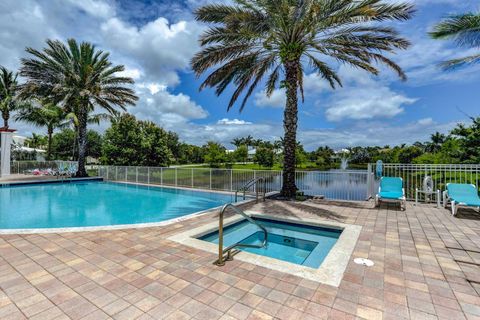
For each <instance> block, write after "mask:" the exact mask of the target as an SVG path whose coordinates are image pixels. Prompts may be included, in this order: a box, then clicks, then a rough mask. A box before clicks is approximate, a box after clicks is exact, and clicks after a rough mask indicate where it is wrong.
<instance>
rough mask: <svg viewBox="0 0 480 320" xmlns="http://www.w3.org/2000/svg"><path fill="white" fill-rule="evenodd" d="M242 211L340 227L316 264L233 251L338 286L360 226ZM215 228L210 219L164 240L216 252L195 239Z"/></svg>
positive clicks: (242, 258) (212, 246)
mask: <svg viewBox="0 0 480 320" xmlns="http://www.w3.org/2000/svg"><path fill="white" fill-rule="evenodd" d="M246 212H247V213H248V214H250V215H251V216H253V217H259V218H267V219H271V220H277V221H284V222H290V223H297V224H304V225H311V226H324V227H328V228H337V229H339V228H340V229H342V234H341V235H340V237H339V238H338V240H337V242H336V243H335V245H334V246H333V247H332V249H331V250H330V252H329V253H328V255H327V256H326V257H325V259H324V260H323V262H322V264H321V265H320V267H318V268H310V267H305V266H301V265H298V264H294V263H290V262H286V261H282V260H278V259H275V258H270V257H266V256H261V255H257V254H254V253H249V252H245V251H242V252H240V253H238V254H237V255H235V259H238V260H240V261H242V262H248V263H252V264H254V265H257V266H261V267H265V268H268V269H272V270H275V271H280V272H284V273H287V274H291V275H294V276H298V277H301V278H305V279H308V280H312V281H316V282H319V283H323V284H327V285H331V286H334V287H338V286H339V285H340V282H341V281H342V279H343V275H344V273H345V270H346V268H347V265H348V263H349V261H350V258H351V256H352V254H353V251H354V249H355V246H356V244H357V242H358V239H359V237H360V232H361V229H362V226H359V225H351V224H345V223H340V222H338V223H337V222H332V221H328V220H321V219H308V218H298V217H297V219H292V218H286V217H278V216H273V215H268V214H263V213H260V212H256V211H246ZM241 220H244V218H243V217H239V216H234V217H230V218H227V219H225V221H224V226H225V227H226V226H228V225H230V224H233V223H236V222H238V221H241ZM216 229H218V222H211V223H208V224H206V225H203V226H200V227H198V228H195V229H192V230H188V231H186V232H182V233H179V234H176V235H173V236H171V237H169V238H168V240H171V241H175V242H177V243H180V244H183V245H186V246H190V247H193V248H196V249H200V250H203V251H207V252H210V253H213V254H218V245H216V244H213V243H210V242H207V241H204V240H199V239H197V237H201V236H202V235H205V234H207V233H209V232H212V231H215V230H216Z"/></svg>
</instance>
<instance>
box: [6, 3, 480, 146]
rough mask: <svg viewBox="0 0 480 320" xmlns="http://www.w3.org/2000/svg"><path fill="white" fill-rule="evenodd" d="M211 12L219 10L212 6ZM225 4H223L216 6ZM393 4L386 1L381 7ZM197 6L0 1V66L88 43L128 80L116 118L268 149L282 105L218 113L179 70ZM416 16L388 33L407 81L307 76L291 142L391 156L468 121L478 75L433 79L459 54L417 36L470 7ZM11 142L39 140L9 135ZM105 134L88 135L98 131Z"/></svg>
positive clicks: (184, 68) (196, 27)
mask: <svg viewBox="0 0 480 320" xmlns="http://www.w3.org/2000/svg"><path fill="white" fill-rule="evenodd" d="M219 1H221V0H219ZM226 1H229V0H226ZM386 1H395V0H386ZM213 2H218V1H207V0H183V1H175V0H166V1H164V0H83V1H77V0H21V1H18V0H2V1H0V65H3V66H5V67H7V68H10V69H12V70H16V69H18V68H19V66H20V58H22V57H26V56H27V54H26V53H25V48H26V47H33V48H36V49H41V48H43V47H44V46H45V40H46V39H60V40H66V39H68V38H75V39H77V40H79V41H88V42H91V43H94V44H95V45H96V46H97V48H99V49H101V50H105V51H109V52H110V58H111V60H112V62H113V63H115V64H123V65H124V66H125V68H126V71H125V72H124V73H125V74H126V75H128V76H130V77H132V78H133V79H134V80H135V85H134V89H135V90H136V92H137V95H138V96H139V98H140V99H139V101H138V103H137V105H136V106H135V107H131V108H129V109H128V112H130V113H132V114H134V115H135V116H136V117H137V118H139V119H142V120H151V121H153V122H155V123H157V124H158V125H160V126H162V127H164V128H165V129H168V130H172V131H175V132H177V133H178V134H179V136H180V138H181V140H183V141H185V142H187V143H192V144H197V145H202V144H204V143H206V141H208V140H213V141H217V142H220V143H223V144H224V145H226V146H227V147H231V145H230V141H231V140H232V139H233V138H236V137H242V136H246V135H249V134H251V135H252V136H254V137H255V138H261V139H266V140H274V139H278V138H279V137H281V136H283V125H282V119H283V107H284V101H285V98H284V94H283V92H282V91H281V90H276V91H275V92H274V94H273V95H272V96H271V97H270V98H267V97H266V96H265V94H264V91H263V90H262V87H259V88H258V90H257V91H256V92H255V93H254V94H253V96H252V98H251V99H250V100H249V102H248V103H247V105H246V107H245V109H244V110H243V112H241V113H240V112H239V109H238V107H237V108H233V109H231V110H230V111H228V112H227V103H228V100H229V93H231V92H232V90H227V92H226V93H224V95H222V96H220V97H217V96H215V94H214V92H213V90H211V89H205V90H203V91H201V92H200V91H199V90H198V88H199V85H200V83H201V79H197V78H196V76H195V75H194V74H193V72H192V70H191V68H190V67H189V63H190V60H191V58H192V56H193V55H194V54H195V53H196V52H197V51H198V50H199V44H198V41H197V40H198V37H199V35H200V34H201V33H202V32H203V31H204V30H205V29H206V28H207V26H206V25H203V24H200V23H198V22H197V21H195V20H194V18H193V14H192V12H193V10H195V8H198V7H199V6H201V5H203V4H205V3H213ZM412 3H414V4H415V5H416V9H417V12H416V14H415V17H414V18H413V19H412V20H410V21H407V22H398V23H394V24H393V26H395V27H396V28H397V29H398V30H399V31H400V32H401V34H402V35H403V36H405V37H406V38H407V39H409V40H410V41H411V42H412V46H411V47H410V48H409V49H408V50H406V51H401V52H397V53H396V54H395V55H394V56H392V58H393V60H394V61H395V62H397V63H398V64H399V65H400V66H401V67H402V68H403V69H404V70H405V71H406V74H407V76H408V80H407V81H406V82H402V81H400V80H399V79H398V77H396V75H395V74H394V73H393V72H392V71H389V70H386V69H384V68H382V73H381V74H380V76H378V77H374V76H371V75H368V74H367V73H365V72H364V71H360V70H356V69H352V68H350V67H348V66H344V65H336V64H334V65H333V67H334V68H335V69H336V70H338V73H339V74H340V76H341V78H342V80H343V83H344V86H343V87H342V88H339V89H336V90H332V89H330V88H329V87H328V85H327V83H326V82H325V81H324V80H322V79H321V78H319V77H318V76H317V75H316V74H314V73H312V72H311V71H309V70H307V71H306V74H305V76H304V81H305V84H304V86H305V101H304V102H303V103H301V102H300V104H299V128H298V140H299V141H301V142H302V144H303V145H304V146H305V148H306V149H307V150H314V149H316V148H317V147H319V146H323V145H329V146H331V147H333V148H342V147H348V146H355V145H363V146H366V145H381V146H383V145H397V144H402V143H413V142H415V141H424V140H428V138H429V136H430V134H431V133H433V132H436V131H439V132H443V133H447V132H448V131H449V130H450V129H451V128H452V127H454V126H455V125H456V124H457V123H460V122H462V123H468V120H469V117H468V116H479V112H478V110H480V109H479V106H478V104H477V101H478V99H479V96H480V92H479V90H478V89H479V85H480V72H479V71H480V65H477V66H474V67H470V68H464V69H460V70H456V71H454V72H445V71H442V70H441V69H440V68H439V67H438V63H440V62H441V61H443V60H446V59H451V58H454V57H459V56H463V55H465V54H467V53H468V51H467V50H466V49H463V48H462V49H460V48H457V47H455V46H454V45H453V43H451V42H449V41H438V40H432V39H430V38H429V37H428V34H427V33H428V31H429V30H431V29H432V26H433V25H434V24H435V23H436V22H438V21H439V20H440V19H442V18H443V17H446V16H448V15H450V14H458V13H463V12H468V11H476V10H478V9H480V8H479V5H478V2H477V1H462V0H415V1H412ZM11 127H13V128H15V129H18V133H19V134H21V135H26V136H28V135H30V134H31V133H32V132H36V133H42V132H43V130H42V129H41V128H34V127H31V126H29V125H26V124H24V123H13V124H11ZM106 127H108V124H107V123H103V124H101V125H100V126H99V127H95V126H94V127H92V129H96V130H99V131H102V130H105V128H106Z"/></svg>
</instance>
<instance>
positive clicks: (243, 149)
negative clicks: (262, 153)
mask: <svg viewBox="0 0 480 320" xmlns="http://www.w3.org/2000/svg"><path fill="white" fill-rule="evenodd" d="M233 157H234V159H235V161H238V162H241V161H243V162H247V161H248V147H247V146H246V145H240V146H238V147H237V149H236V150H235V151H234V152H233Z"/></svg>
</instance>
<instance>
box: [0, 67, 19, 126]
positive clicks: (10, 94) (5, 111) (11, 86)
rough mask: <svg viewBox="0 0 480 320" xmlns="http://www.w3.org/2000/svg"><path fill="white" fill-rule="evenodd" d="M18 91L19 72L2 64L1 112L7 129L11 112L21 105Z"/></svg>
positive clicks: (0, 84)
mask: <svg viewBox="0 0 480 320" xmlns="http://www.w3.org/2000/svg"><path fill="white" fill-rule="evenodd" d="M17 91H18V82H17V74H16V73H13V72H12V71H9V70H7V69H6V68H4V67H2V66H0V112H1V113H2V118H3V128H5V129H8V120H9V119H10V115H11V113H12V112H13V111H15V109H17V108H18V106H19V105H20V103H19V100H18V97H17Z"/></svg>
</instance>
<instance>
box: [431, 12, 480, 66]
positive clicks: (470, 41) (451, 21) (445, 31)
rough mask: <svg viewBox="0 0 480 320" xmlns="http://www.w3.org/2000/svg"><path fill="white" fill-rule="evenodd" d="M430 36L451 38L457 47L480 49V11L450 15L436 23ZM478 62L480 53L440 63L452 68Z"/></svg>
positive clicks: (442, 38) (444, 38)
mask: <svg viewBox="0 0 480 320" xmlns="http://www.w3.org/2000/svg"><path fill="white" fill-rule="evenodd" d="M430 36H431V37H432V38H433V39H439V40H450V39H451V40H453V41H454V42H455V44H456V45H457V46H459V47H464V48H467V49H472V48H475V49H480V13H478V12H476V13H473V12H471V13H466V14H461V15H453V16H450V17H448V18H446V19H444V20H443V21H441V22H440V23H438V24H437V25H436V26H435V27H434V29H433V31H432V32H430ZM478 62H480V53H476V54H473V55H470V56H466V57H463V58H457V59H452V60H448V61H445V62H443V63H442V67H443V68H444V69H447V70H448V69H454V68H458V67H461V66H465V65H472V64H475V63H478Z"/></svg>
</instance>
